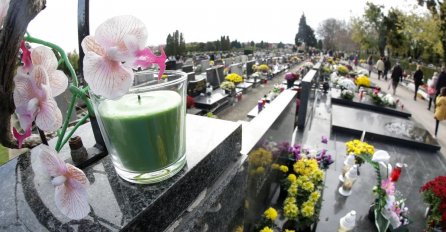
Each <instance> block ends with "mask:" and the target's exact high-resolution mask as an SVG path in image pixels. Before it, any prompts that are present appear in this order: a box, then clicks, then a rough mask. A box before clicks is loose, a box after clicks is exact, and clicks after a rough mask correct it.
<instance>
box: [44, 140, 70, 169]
mask: <svg viewBox="0 0 446 232" xmlns="http://www.w3.org/2000/svg"><path fill="white" fill-rule="evenodd" d="M40 147H41V149H42V150H41V151H40V154H39V157H40V160H41V162H42V165H43V166H44V167H45V168H46V170H47V171H48V174H49V175H50V176H62V175H65V174H66V173H67V171H68V168H67V166H66V164H65V162H63V161H62V160H61V159H59V158H58V157H57V156H56V155H57V153H56V150H54V149H52V148H50V147H49V146H47V145H41V146H40Z"/></svg>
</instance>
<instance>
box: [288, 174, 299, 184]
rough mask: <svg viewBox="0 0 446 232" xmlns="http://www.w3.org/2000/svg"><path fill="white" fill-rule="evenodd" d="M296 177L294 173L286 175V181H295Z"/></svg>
mask: <svg viewBox="0 0 446 232" xmlns="http://www.w3.org/2000/svg"><path fill="white" fill-rule="evenodd" d="M296 179H297V177H296V175H294V174H289V175H288V181H290V182H291V183H294V182H296Z"/></svg>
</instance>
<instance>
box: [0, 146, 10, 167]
mask: <svg viewBox="0 0 446 232" xmlns="http://www.w3.org/2000/svg"><path fill="white" fill-rule="evenodd" d="M8 160H9V152H8V149H7V148H5V147H3V146H2V145H0V165H2V164H4V163H6V162H8Z"/></svg>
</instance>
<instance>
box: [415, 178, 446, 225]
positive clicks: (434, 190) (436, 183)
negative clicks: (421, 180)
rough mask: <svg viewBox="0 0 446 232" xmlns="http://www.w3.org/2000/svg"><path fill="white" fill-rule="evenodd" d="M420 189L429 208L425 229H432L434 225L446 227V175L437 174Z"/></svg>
mask: <svg viewBox="0 0 446 232" xmlns="http://www.w3.org/2000/svg"><path fill="white" fill-rule="evenodd" d="M420 191H421V193H422V194H423V199H424V202H426V203H427V204H429V210H430V214H428V216H427V220H426V222H427V225H426V227H427V230H426V231H432V230H433V229H434V228H435V227H440V228H441V229H442V230H444V229H446V176H438V177H436V178H435V179H433V180H431V181H429V182H427V183H426V184H424V185H423V187H421V189H420Z"/></svg>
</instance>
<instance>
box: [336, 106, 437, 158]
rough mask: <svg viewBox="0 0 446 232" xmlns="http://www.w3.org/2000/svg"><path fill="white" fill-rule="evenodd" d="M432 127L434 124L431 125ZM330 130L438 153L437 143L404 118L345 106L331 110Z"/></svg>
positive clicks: (424, 131)
mask: <svg viewBox="0 0 446 232" xmlns="http://www.w3.org/2000/svg"><path fill="white" fill-rule="evenodd" d="M432 123H434V122H432ZM331 125H332V129H333V130H334V131H341V132H347V133H351V134H354V135H361V134H362V131H366V135H365V136H366V138H371V139H375V140H381V141H385V142H388V143H396V144H398V145H405V146H411V147H415V148H419V149H428V150H431V151H437V150H440V148H441V147H440V145H439V144H438V141H437V140H436V139H434V138H433V137H432V135H431V134H430V133H429V131H427V130H426V129H425V128H424V127H423V126H422V125H420V124H418V123H416V122H414V121H411V120H408V119H404V118H397V117H393V116H388V115H384V114H379V113H374V112H370V111H366V110H359V109H354V108H350V107H345V106H339V105H333V106H332V124H331Z"/></svg>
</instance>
